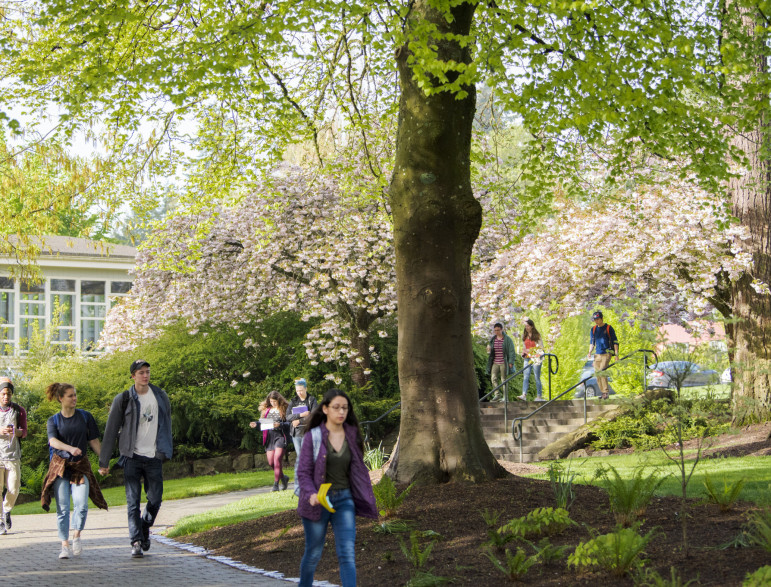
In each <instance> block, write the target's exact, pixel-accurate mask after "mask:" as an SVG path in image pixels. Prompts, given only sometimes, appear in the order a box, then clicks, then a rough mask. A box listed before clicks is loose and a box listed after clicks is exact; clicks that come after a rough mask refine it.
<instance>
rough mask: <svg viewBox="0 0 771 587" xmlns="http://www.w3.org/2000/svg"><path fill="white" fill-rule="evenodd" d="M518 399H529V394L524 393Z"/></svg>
mask: <svg viewBox="0 0 771 587" xmlns="http://www.w3.org/2000/svg"><path fill="white" fill-rule="evenodd" d="M517 399H521V400H522V401H523V402H526V401H527V394H525V393H523V394H522V395H518V396H517Z"/></svg>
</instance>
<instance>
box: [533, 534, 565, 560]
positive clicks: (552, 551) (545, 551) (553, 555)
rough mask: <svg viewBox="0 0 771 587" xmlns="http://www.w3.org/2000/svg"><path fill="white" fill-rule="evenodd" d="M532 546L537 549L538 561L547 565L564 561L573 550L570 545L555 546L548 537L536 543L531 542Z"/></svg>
mask: <svg viewBox="0 0 771 587" xmlns="http://www.w3.org/2000/svg"><path fill="white" fill-rule="evenodd" d="M530 546H532V547H533V548H534V549H535V552H536V555H537V556H538V560H540V561H541V562H543V564H545V565H549V564H551V563H553V562H557V561H559V560H562V559H563V558H565V555H566V554H567V553H568V551H569V550H570V549H571V548H572V547H571V546H570V545H569V544H566V545H563V546H555V545H554V544H552V543H551V541H550V540H549V539H548V538H547V537H544V538H541V540H539V541H538V542H536V543H532V542H531V543H530Z"/></svg>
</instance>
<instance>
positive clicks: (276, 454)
mask: <svg viewBox="0 0 771 587" xmlns="http://www.w3.org/2000/svg"><path fill="white" fill-rule="evenodd" d="M288 407H289V402H288V401H286V398H284V396H283V395H281V394H280V393H279V392H277V391H271V392H270V393H269V394H268V397H266V398H265V401H263V402H262V403H261V404H260V407H259V408H258V409H259V410H260V417H261V419H262V423H263V426H262V444H263V445H264V446H265V454H266V456H267V457H268V465H270V466H271V467H272V468H273V479H274V482H273V491H278V484H279V482H280V483H281V489H286V488H287V485H288V484H289V477H288V476H286V475H284V470H283V469H282V466H281V457H283V456H284V451H286V447H287V446H288V445H289V441H288V439H287V436H288V433H289V423H288V422H287V420H286V411H287V408H288ZM268 422H269V423H268ZM249 426H251V427H252V428H257V422H249Z"/></svg>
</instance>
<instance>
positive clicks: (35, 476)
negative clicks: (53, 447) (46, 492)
mask: <svg viewBox="0 0 771 587" xmlns="http://www.w3.org/2000/svg"><path fill="white" fill-rule="evenodd" d="M47 474H48V461H47V460H46V461H41V462H40V463H39V464H38V466H37V467H36V468H34V469H33V468H32V467H30V466H28V465H22V466H21V483H22V486H21V488H20V489H19V493H23V494H24V495H31V496H32V497H40V494H41V493H42V492H43V482H44V481H45V479H46V475H47Z"/></svg>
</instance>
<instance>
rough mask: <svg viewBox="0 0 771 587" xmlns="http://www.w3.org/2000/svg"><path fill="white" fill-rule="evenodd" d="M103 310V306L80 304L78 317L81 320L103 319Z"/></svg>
mask: <svg viewBox="0 0 771 587" xmlns="http://www.w3.org/2000/svg"><path fill="white" fill-rule="evenodd" d="M105 308H106V306H104V305H103V304H82V305H81V306H80V315H81V317H83V318H104V316H105Z"/></svg>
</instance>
